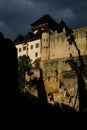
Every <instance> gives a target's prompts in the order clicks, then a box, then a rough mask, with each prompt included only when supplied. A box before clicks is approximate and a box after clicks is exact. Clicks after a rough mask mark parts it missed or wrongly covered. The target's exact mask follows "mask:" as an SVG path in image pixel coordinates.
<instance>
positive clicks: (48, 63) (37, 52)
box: [14, 14, 87, 105]
mask: <svg viewBox="0 0 87 130" xmlns="http://www.w3.org/2000/svg"><path fill="white" fill-rule="evenodd" d="M31 26H32V32H29V33H28V34H27V35H26V36H22V35H19V36H18V37H17V38H16V39H15V40H14V43H15V46H16V48H17V53H18V57H19V56H22V55H28V56H29V57H30V58H31V60H32V64H33V63H34V61H35V60H36V59H40V66H41V68H42V70H43V79H44V84H45V88H46V91H47V94H48V95H53V96H54V100H55V102H56V101H60V102H61V98H60V97H61V96H58V93H60V95H62V97H65V96H66V94H67V93H66V91H63V90H62V91H61V89H59V85H60V80H62V81H63V83H64V85H65V86H67V89H68V92H69V93H71V95H72V97H73V100H72V102H71V105H72V104H73V102H74V100H75V96H76V91H77V82H78V81H77V77H76V75H75V73H74V72H72V73H71V72H70V71H71V68H70V66H69V65H68V64H66V62H65V61H66V59H67V58H69V57H70V54H72V55H73V56H74V57H76V56H78V52H77V50H76V48H75V46H73V44H72V45H70V44H69V43H68V41H67V37H66V31H67V30H68V29H69V27H68V26H67V25H66V23H65V22H64V21H63V20H61V22H60V23H59V24H58V23H57V22H56V21H55V20H54V19H52V18H51V16H49V15H48V14H46V15H44V16H42V17H41V18H39V19H38V20H36V21H35V22H34V23H32V24H31ZM72 31H73V36H74V38H75V42H76V44H77V47H78V48H79V50H80V54H81V55H82V56H84V55H87V27H84V28H78V29H73V30H72ZM65 77H66V78H65ZM73 86H74V87H73ZM48 100H50V98H48ZM64 100H66V101H64V102H67V103H69V101H68V99H64ZM62 101H63V98H62ZM50 102H51V100H50ZM77 102H78V101H77ZM77 104H78V103H77Z"/></svg>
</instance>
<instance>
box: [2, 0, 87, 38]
mask: <svg viewBox="0 0 87 130" xmlns="http://www.w3.org/2000/svg"><path fill="white" fill-rule="evenodd" d="M45 14H49V15H50V16H51V17H52V18H53V19H54V20H56V21H57V22H58V23H59V22H60V21H61V20H62V19H63V20H64V21H65V23H66V24H67V25H68V26H69V27H70V28H80V27H85V26H87V0H76V1H75V0H0V32H2V33H3V34H4V35H5V36H6V37H8V38H11V39H15V38H16V37H17V36H18V34H22V35H26V34H27V33H28V32H29V31H31V25H30V24H31V23H33V22H34V21H36V20H37V19H38V18H40V17H41V16H43V15H45Z"/></svg>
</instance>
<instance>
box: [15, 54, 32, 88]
mask: <svg viewBox="0 0 87 130" xmlns="http://www.w3.org/2000/svg"><path fill="white" fill-rule="evenodd" d="M31 67H32V65H31V59H30V58H29V56H26V55H23V56H20V57H19V59H18V74H19V76H18V80H19V86H20V89H22V88H24V86H25V72H26V71H27V70H29V69H31Z"/></svg>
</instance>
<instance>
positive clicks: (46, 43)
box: [41, 32, 50, 60]
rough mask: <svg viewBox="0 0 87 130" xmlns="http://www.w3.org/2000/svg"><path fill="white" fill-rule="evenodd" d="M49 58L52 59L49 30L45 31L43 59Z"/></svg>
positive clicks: (43, 34)
mask: <svg viewBox="0 0 87 130" xmlns="http://www.w3.org/2000/svg"><path fill="white" fill-rule="evenodd" d="M49 59H50V34H49V32H43V33H42V52H41V60H49Z"/></svg>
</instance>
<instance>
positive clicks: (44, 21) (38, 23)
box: [31, 14, 58, 26]
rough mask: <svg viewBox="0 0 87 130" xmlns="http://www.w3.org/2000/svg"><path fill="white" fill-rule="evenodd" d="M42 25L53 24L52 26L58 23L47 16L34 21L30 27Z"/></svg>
mask: <svg viewBox="0 0 87 130" xmlns="http://www.w3.org/2000/svg"><path fill="white" fill-rule="evenodd" d="M44 23H54V24H56V25H58V23H57V22H56V21H55V20H54V19H53V18H52V17H51V16H50V15H48V14H46V15H43V16H42V17H40V18H39V19H38V20H36V21H35V22H34V23H32V24H31V25H32V26H38V25H40V24H44Z"/></svg>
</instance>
